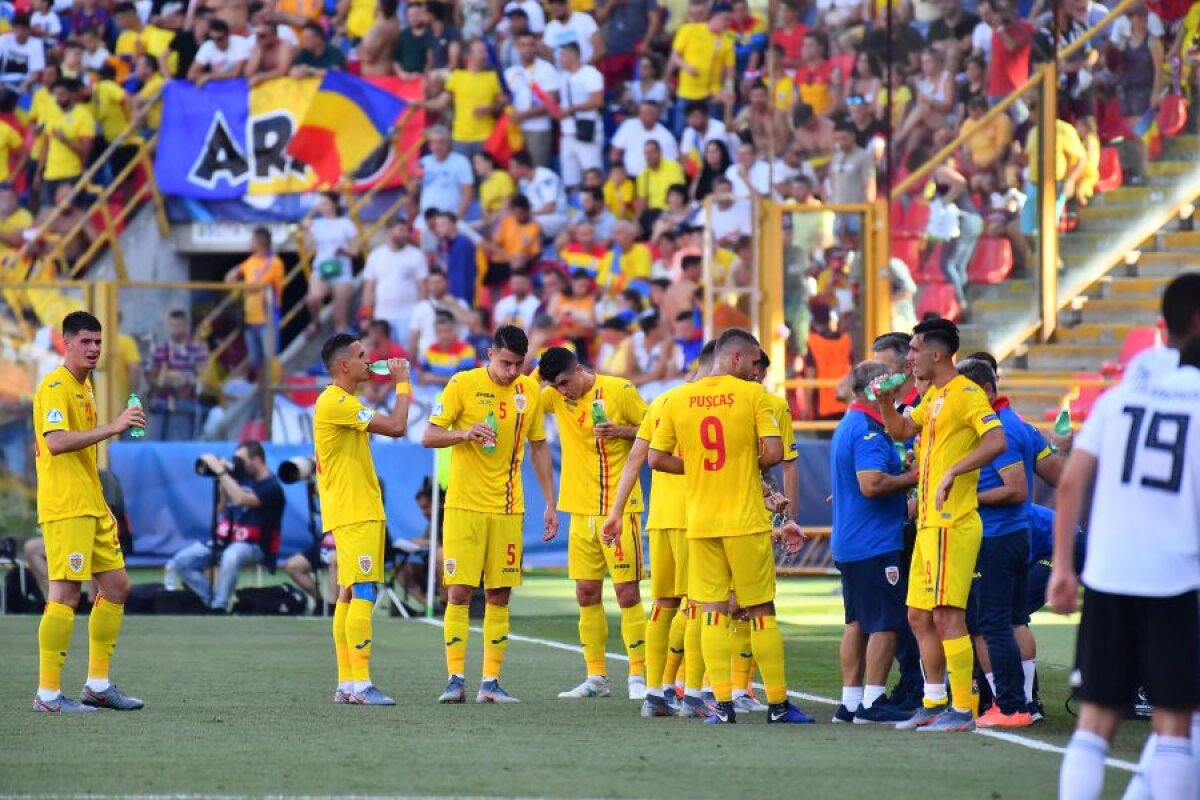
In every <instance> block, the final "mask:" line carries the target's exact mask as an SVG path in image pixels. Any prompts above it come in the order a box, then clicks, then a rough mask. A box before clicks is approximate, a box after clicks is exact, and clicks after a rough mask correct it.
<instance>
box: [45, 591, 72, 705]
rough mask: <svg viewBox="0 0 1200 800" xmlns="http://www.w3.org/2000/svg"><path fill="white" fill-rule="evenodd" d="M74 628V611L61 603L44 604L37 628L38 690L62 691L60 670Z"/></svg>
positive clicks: (65, 658) (65, 657) (64, 660)
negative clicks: (44, 607) (44, 608)
mask: <svg viewBox="0 0 1200 800" xmlns="http://www.w3.org/2000/svg"><path fill="white" fill-rule="evenodd" d="M74 627H75V609H73V608H71V607H70V606H67V605H63V604H62V603H46V610H45V611H44V612H43V613H42V622H41V625H39V626H38V651H39V675H38V688H39V689H45V690H47V691H51V692H60V691H62V668H63V664H64V663H65V662H66V660H67V648H68V647H70V646H71V629H72V628H74Z"/></svg>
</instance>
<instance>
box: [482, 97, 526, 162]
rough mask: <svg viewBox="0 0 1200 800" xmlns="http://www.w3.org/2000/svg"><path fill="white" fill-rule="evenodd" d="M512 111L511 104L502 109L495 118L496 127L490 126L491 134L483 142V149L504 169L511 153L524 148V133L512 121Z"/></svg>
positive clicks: (511, 155)
mask: <svg viewBox="0 0 1200 800" xmlns="http://www.w3.org/2000/svg"><path fill="white" fill-rule="evenodd" d="M512 113H513V110H512V106H509V107H508V108H506V109H504V113H503V114H501V115H500V118H499V119H498V120H496V127H494V128H492V133H491V135H490V136H488V138H487V141H485V142H484V143H483V149H484V150H485V151H486V152H488V153H490V154H491V155H492V157H493V158H495V159H496V160H497V161H499V162H500V166H501V167H503V168H505V169H507V168H508V160H509V159H510V158H512V157H513V154H514V153H519V152H521V151H522V150H524V149H525V134H524V133H522V132H521V126H520V125H517V124H515V123H514V122H513V121H512Z"/></svg>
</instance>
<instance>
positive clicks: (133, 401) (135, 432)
mask: <svg viewBox="0 0 1200 800" xmlns="http://www.w3.org/2000/svg"><path fill="white" fill-rule="evenodd" d="M125 407H126V408H141V407H142V401H141V398H139V397H138V396H137V394H135V393H134V392H130V393H129V403H127V404H126V406H125ZM129 435H130V437H132V438H134V439H141V438H142V437H143V436H145V435H146V429H145V428H138V427H133V428H130V429H129Z"/></svg>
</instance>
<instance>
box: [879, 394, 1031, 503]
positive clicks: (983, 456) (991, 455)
mask: <svg viewBox="0 0 1200 800" xmlns="http://www.w3.org/2000/svg"><path fill="white" fill-rule="evenodd" d="M884 405H887V404H886V403H885V404H884ZM1007 446H1008V442H1007V440H1006V439H1005V438H1004V430H1003V429H1001V428H992V429H991V430H990V431H988V432H987V433H985V434H984V435H983V436H982V437H980V439H979V445H978V446H977V447H976V448H975V449H974V450H972V451H971V452H970V453H968V454H967V456H966V457H965V458H963V459H962V460H961V461H959V462H958V463H957V464H954V465H953V466H951V467H950V468H949V469H948V470H946V474H945V475H943V476H942V482H941V483H940V484H938V489H937V495H936V497H937V503H936V508H937V510H938V511H941V510H942V503H944V502H946V498H947V497H949V496H950V489H951V488H952V487H953V486H954V481H955V479H956V478H958V476H959V475H965V474H966V473H968V472H973V471H975V470H977V469H979V468H980V467H982V466H984V465H985V464H990V463H991V462H993V461H995V460H996V458H997V456H999V455H1000V454H1001V453H1003V452H1004V448H1005V447H1007Z"/></svg>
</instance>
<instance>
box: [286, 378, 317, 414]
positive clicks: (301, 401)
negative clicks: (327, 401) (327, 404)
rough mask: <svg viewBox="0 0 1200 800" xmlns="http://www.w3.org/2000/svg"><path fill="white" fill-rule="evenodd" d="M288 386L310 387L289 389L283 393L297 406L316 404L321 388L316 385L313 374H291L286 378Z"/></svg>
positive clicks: (308, 406) (309, 406) (310, 406)
mask: <svg viewBox="0 0 1200 800" xmlns="http://www.w3.org/2000/svg"><path fill="white" fill-rule="evenodd" d="M287 383H288V385H290V386H311V387H312V388H311V389H290V390H288V391H287V392H284V394H285V395H286V396H287V398H288V399H289V400H291V401H292V402H293V403H295V404H296V405H298V406H304V407H305V408H312V407H313V406H315V405H316V404H317V398H318V397H319V396H320V395H321V390H320V389H319V388H318V386H317V378H316V376H313V375H293V376H292V377H290V378H288V379H287Z"/></svg>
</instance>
